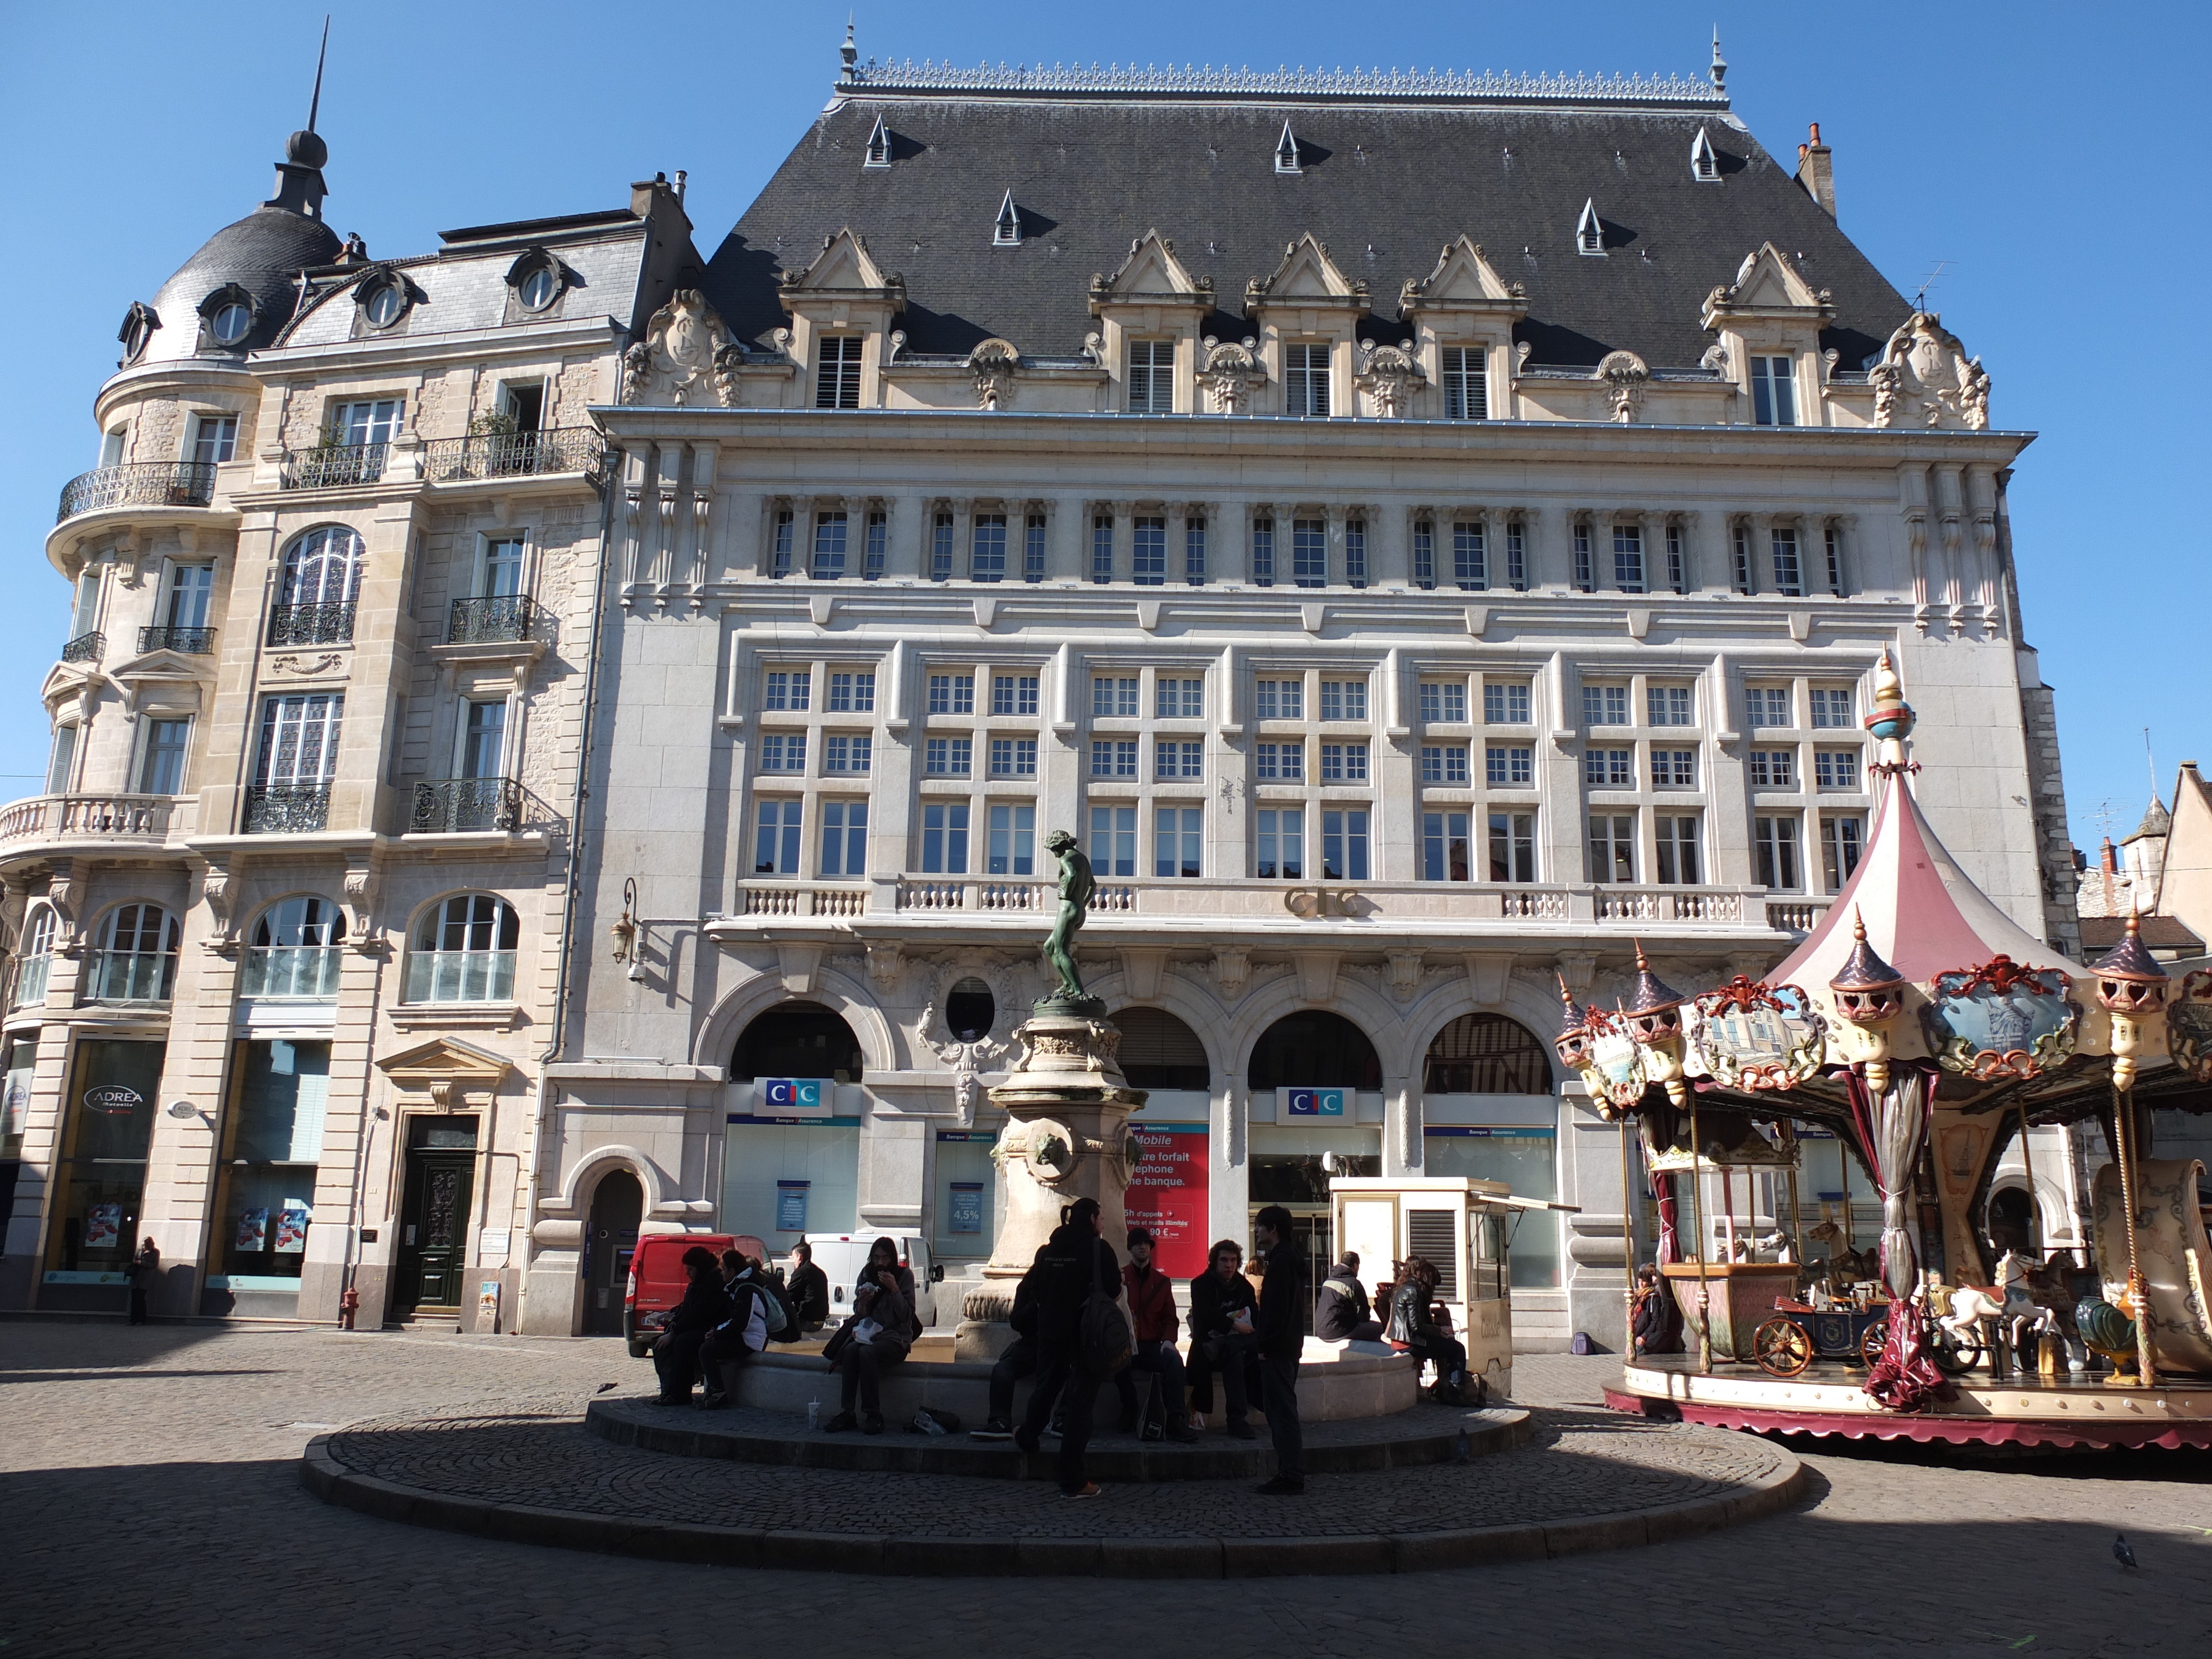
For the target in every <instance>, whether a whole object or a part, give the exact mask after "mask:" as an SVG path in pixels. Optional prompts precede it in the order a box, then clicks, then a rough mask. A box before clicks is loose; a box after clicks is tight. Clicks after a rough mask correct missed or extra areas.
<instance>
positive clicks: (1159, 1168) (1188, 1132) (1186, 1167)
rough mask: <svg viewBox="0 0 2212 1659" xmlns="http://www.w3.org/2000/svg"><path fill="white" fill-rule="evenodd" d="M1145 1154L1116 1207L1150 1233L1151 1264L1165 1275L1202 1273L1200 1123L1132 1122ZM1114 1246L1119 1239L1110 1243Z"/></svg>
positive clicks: (1202, 1157) (1202, 1146)
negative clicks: (1119, 1203) (1118, 1206)
mask: <svg viewBox="0 0 2212 1659" xmlns="http://www.w3.org/2000/svg"><path fill="white" fill-rule="evenodd" d="M1129 1129H1130V1133H1133V1134H1134V1135H1135V1136H1136V1138H1137V1144H1138V1145H1139V1146H1141V1147H1143V1148H1144V1149H1145V1156H1144V1159H1143V1161H1142V1162H1140V1163H1139V1164H1138V1165H1137V1168H1136V1170H1135V1172H1134V1173H1133V1174H1132V1175H1131V1176H1130V1177H1129V1189H1128V1191H1127V1193H1125V1194H1123V1195H1122V1200H1121V1203H1122V1207H1123V1209H1124V1210H1126V1211H1127V1213H1128V1218H1129V1225H1131V1226H1132V1227H1149V1228H1151V1229H1152V1264H1153V1266H1155V1267H1158V1269H1159V1270H1160V1271H1161V1272H1162V1273H1165V1274H1167V1275H1168V1277H1169V1278H1170V1279H1195V1278H1197V1277H1198V1275H1199V1274H1200V1273H1203V1272H1205V1271H1206V1246H1207V1244H1208V1243H1209V1242H1210V1241H1209V1240H1208V1238H1207V1237H1206V1125H1204V1124H1203V1123H1141V1122H1139V1123H1132V1124H1131V1125H1130V1126H1129ZM1115 1243H1116V1247H1117V1249H1118V1247H1119V1241H1118V1240H1117V1241H1115Z"/></svg>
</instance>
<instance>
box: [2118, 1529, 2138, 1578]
mask: <svg viewBox="0 0 2212 1659" xmlns="http://www.w3.org/2000/svg"><path fill="white" fill-rule="evenodd" d="M2112 1559H2113V1560H2115V1561H2117V1562H2118V1563H2119V1564H2120V1565H2122V1566H2124V1567H2125V1568H2127V1569H2128V1570H2129V1571H2134V1570H2135V1566H2136V1553H2135V1552H2134V1551H2133V1550H2132V1549H2130V1548H2129V1547H2128V1541H2127V1538H2126V1536H2125V1535H2124V1534H2120V1533H2117V1532H2116V1533H2114V1534H2112Z"/></svg>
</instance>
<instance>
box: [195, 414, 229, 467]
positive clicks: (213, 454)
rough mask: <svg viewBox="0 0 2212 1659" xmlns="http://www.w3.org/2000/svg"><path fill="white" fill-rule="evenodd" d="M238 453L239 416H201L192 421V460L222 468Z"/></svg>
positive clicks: (202, 464) (198, 463)
mask: <svg viewBox="0 0 2212 1659" xmlns="http://www.w3.org/2000/svg"><path fill="white" fill-rule="evenodd" d="M237 453H238V416H235V415H201V416H196V417H194V419H193V421H192V460H193V461H194V463H195V464H197V465H200V466H220V465H222V464H223V463H224V462H225V461H228V460H229V459H232V457H234V456H235V455H236V454H237Z"/></svg>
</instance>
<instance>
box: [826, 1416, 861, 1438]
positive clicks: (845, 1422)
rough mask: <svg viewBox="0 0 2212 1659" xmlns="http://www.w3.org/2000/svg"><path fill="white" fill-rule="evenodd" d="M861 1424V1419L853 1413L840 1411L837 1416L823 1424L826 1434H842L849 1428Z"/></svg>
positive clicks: (854, 1427)
mask: <svg viewBox="0 0 2212 1659" xmlns="http://www.w3.org/2000/svg"><path fill="white" fill-rule="evenodd" d="M858 1427H860V1419H859V1418H857V1417H855V1416H854V1415H853V1413H850V1412H839V1413H837V1415H836V1416H835V1417H833V1418H831V1419H829V1421H828V1422H827V1423H824V1424H823V1425H822V1432H823V1433H824V1434H842V1433H844V1432H845V1431H846V1430H848V1429H856V1428H858Z"/></svg>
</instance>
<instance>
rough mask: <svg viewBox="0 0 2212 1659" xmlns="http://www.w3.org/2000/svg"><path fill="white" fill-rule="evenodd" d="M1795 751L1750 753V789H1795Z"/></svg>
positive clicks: (1762, 750) (1756, 750) (1776, 750)
mask: <svg viewBox="0 0 2212 1659" xmlns="http://www.w3.org/2000/svg"><path fill="white" fill-rule="evenodd" d="M1796 760H1797V751H1796V750H1794V749H1754V750H1752V751H1751V765H1750V768H1749V770H1750V773H1751V787H1753V788H1754V789H1795V788H1796V787H1797V765H1796Z"/></svg>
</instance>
